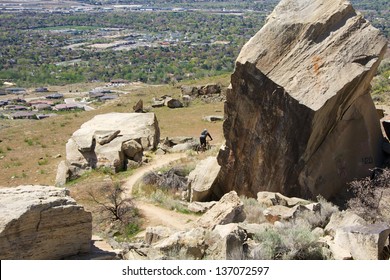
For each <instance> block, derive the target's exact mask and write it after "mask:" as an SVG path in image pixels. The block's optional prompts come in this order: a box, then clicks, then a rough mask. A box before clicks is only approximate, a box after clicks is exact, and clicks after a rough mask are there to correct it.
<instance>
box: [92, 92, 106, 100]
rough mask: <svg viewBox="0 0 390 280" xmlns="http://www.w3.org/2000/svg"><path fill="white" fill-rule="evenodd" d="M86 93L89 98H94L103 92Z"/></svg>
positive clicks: (100, 95)
mask: <svg viewBox="0 0 390 280" xmlns="http://www.w3.org/2000/svg"><path fill="white" fill-rule="evenodd" d="M88 95H89V98H92V99H95V98H100V97H103V96H104V93H102V92H93V91H91V92H90V93H89V94H88Z"/></svg>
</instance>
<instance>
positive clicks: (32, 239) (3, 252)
mask: <svg viewBox="0 0 390 280" xmlns="http://www.w3.org/2000/svg"><path fill="white" fill-rule="evenodd" d="M91 236H92V215H91V213H90V212H86V211H85V210H84V208H83V207H82V206H80V205H77V204H76V202H75V201H74V200H73V199H72V198H71V197H70V196H69V191H68V190H66V189H63V188H55V187H49V186H19V187H16V188H4V189H0V259H2V260H7V259H8V260H9V259H13V260H28V259H29V260H33V259H34V260H52V259H62V258H65V257H69V256H73V255H77V254H82V253H88V252H89V251H90V246H91V245H90V244H91Z"/></svg>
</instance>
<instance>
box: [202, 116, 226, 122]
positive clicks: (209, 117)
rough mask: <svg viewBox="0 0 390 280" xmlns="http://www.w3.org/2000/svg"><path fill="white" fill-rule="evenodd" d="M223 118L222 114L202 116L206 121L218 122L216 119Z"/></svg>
mask: <svg viewBox="0 0 390 280" xmlns="http://www.w3.org/2000/svg"><path fill="white" fill-rule="evenodd" d="M224 119H225V118H224V116H217V115H215V116H206V117H203V120H204V121H207V122H218V121H223V120H224Z"/></svg>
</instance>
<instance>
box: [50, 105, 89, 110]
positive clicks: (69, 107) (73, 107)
mask: <svg viewBox="0 0 390 280" xmlns="http://www.w3.org/2000/svg"><path fill="white" fill-rule="evenodd" d="M53 110H54V111H72V110H84V107H83V106H81V105H79V104H58V105H55V106H54V108H53Z"/></svg>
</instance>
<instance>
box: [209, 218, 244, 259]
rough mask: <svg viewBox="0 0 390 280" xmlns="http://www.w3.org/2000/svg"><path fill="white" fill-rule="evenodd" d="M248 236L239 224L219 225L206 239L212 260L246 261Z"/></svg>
mask: <svg viewBox="0 0 390 280" xmlns="http://www.w3.org/2000/svg"><path fill="white" fill-rule="evenodd" d="M247 239H248V235H247V233H246V232H245V230H243V229H241V228H240V227H239V226H238V224H227V225H217V226H216V227H215V229H214V230H213V231H212V232H211V233H210V234H208V238H207V239H206V244H207V251H206V252H207V257H208V259H211V260H245V259H246V254H247V252H246V244H245V242H246V241H247Z"/></svg>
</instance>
